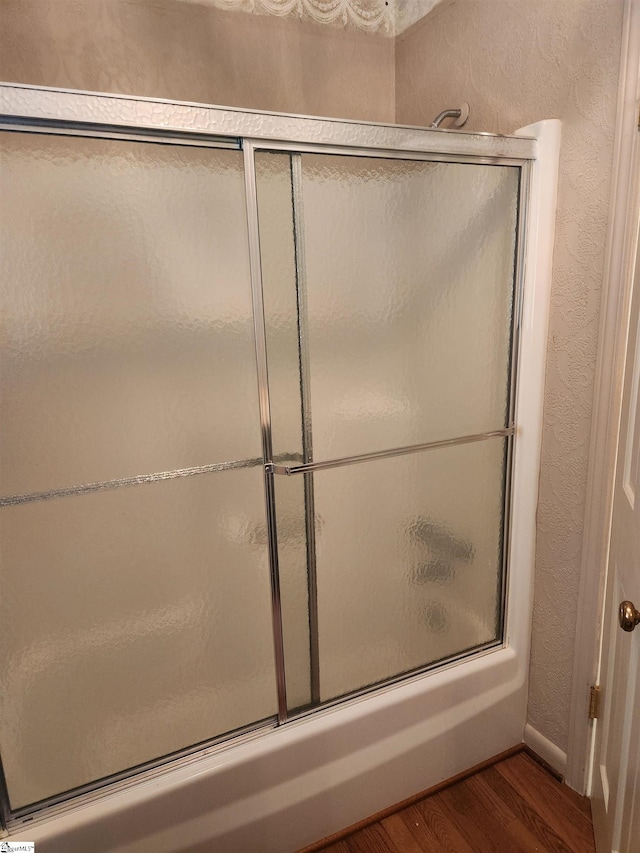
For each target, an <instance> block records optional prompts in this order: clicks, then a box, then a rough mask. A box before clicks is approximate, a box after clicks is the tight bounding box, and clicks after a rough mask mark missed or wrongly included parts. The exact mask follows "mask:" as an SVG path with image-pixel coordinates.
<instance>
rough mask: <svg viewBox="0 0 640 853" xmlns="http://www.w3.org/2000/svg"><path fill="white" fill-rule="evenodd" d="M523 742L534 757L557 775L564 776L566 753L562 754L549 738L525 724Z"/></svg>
mask: <svg viewBox="0 0 640 853" xmlns="http://www.w3.org/2000/svg"><path fill="white" fill-rule="evenodd" d="M523 740H524V742H525V743H526V745H527V746H528V747H529V748H530V749H532V750H533V751H534V752H535V754H536V755H538V756H539V757H540V758H542V760H543V761H546V762H547V764H548V765H549V766H550V767H553V769H554V770H556V771H557V772H558V773H561V774H562V775H563V776H564V775H565V772H566V769H567V753H566V752H563V751H562V750H561V749H560V747H559V746H556V744H555V743H552V742H551V741H550V740H549V738H546V737H545V736H544V735H543V734H540V732H539V731H538V729H534V727H533V726H532V725H530V724H529V723H527V725H526V726H525V727H524V737H523Z"/></svg>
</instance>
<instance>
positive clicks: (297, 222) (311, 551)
mask: <svg viewBox="0 0 640 853" xmlns="http://www.w3.org/2000/svg"><path fill="white" fill-rule="evenodd" d="M291 200H292V204H293V235H294V246H295V255H296V257H295V261H296V305H297V313H298V361H299V367H300V406H301V409H302V461H303V462H304V463H305V464H306V463H308V462H313V432H312V426H311V363H310V359H309V328H308V322H307V320H308V309H307V274H306V258H305V245H304V216H303V201H302V155H301V154H293V153H292V154H291ZM303 476H304V515H305V533H306V548H307V594H308V602H309V605H308V606H309V665H310V670H311V702H312V704H314V705H316V704H318V703H319V702H320V648H319V626H318V574H317V563H316V522H315V518H316V504H315V493H314V487H313V473H312V472H310V473H308V474H304V475H303Z"/></svg>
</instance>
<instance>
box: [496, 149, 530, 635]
mask: <svg viewBox="0 0 640 853" xmlns="http://www.w3.org/2000/svg"><path fill="white" fill-rule="evenodd" d="M531 175H532V169H531V161H530V160H527V161H525V162H524V163H523V164H522V166H521V167H520V176H519V182H518V211H517V216H518V220H517V226H516V252H515V258H514V269H513V274H514V279H515V282H514V285H515V286H514V294H513V319H512V322H511V357H510V365H509V368H510V369H509V372H510V377H509V379H510V383H509V411H508V425H509V426H513V427H514V430H513V433H512V434H511V435H509V436H508V438H507V440H506V456H505V472H504V519H503V524H502V527H503V529H502V580H501V592H500V622H501V625H500V630H501V633H502V640H503V642H506V640H507V639H508V638H507V637H506V636H505V632H506V628H507V602H508V593H509V571H508V570H509V565H510V559H509V552H510V548H511V546H510V542H511V507H512V503H513V460H514V457H515V445H516V441H517V436H518V430H517V427H516V418H517V411H516V402H517V392H518V363H519V357H520V338H521V332H522V328H521V327H522V310H523V303H524V279H525V262H526V250H527V246H526V234H527V220H528V215H529V210H528V208H529V196H530V192H531Z"/></svg>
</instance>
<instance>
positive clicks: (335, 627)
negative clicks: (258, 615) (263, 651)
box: [278, 439, 505, 700]
mask: <svg viewBox="0 0 640 853" xmlns="http://www.w3.org/2000/svg"><path fill="white" fill-rule="evenodd" d="M504 456H505V448H504V444H503V441H502V440H497V439H490V440H486V441H483V442H478V443H475V444H467V445H460V446H457V447H451V448H446V449H438V450H430V451H426V452H423V453H419V454H413V455H408V456H402V457H397V458H392V459H386V460H383V461H375V462H364V463H360V464H357V465H350V466H347V467H344V468H337V469H332V470H327V471H320V472H317V473H316V474H315V475H314V480H315V508H316V542H317V573H318V619H319V647H320V691H321V697H322V699H323V700H328V699H331V698H333V697H335V696H340V695H342V694H344V693H348V692H350V691H352V690H356V689H358V688H360V687H363V686H365V685H368V684H372V683H375V682H377V681H381V680H383V679H385V678H389V677H392V676H394V675H398V674H399V673H403V672H407V671H409V670H411V669H415V668H416V667H421V666H424V665H426V664H429V663H432V662H434V661H438V660H441V659H443V658H447V657H450V656H452V655H455V654H457V653H459V652H462V651H465V650H467V649H472V648H474V647H477V646H479V645H482V644H484V643H488V642H490V641H491V640H495V639H496V638H497V637H498V636H499V632H500V626H499V621H500V609H501V604H500V602H501V592H500V591H501V573H502V511H503V499H504V482H503V481H504ZM291 479H295V478H291ZM278 483H280V480H279V481H278ZM287 487H288V483H287V481H285V482H284V484H283V486H282V488H287Z"/></svg>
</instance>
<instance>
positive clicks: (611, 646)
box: [578, 2, 640, 853]
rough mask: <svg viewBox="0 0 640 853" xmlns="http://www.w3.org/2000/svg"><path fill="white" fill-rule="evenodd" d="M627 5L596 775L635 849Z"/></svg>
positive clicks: (639, 436)
mask: <svg viewBox="0 0 640 853" xmlns="http://www.w3.org/2000/svg"><path fill="white" fill-rule="evenodd" d="M627 11H628V16H627V23H628V25H629V30H628V34H629V47H630V48H631V50H630V52H629V54H628V55H627V56H626V57H623V63H625V61H626V63H627V68H626V69H623V75H624V73H626V75H627V76H626V87H627V92H626V98H627V103H626V105H625V104H623V109H622V113H623V119H624V122H626V124H625V123H623V124H619V128H618V130H619V133H621V134H625V133H626V135H627V141H628V147H627V156H628V160H627V169H626V176H625V177H626V180H627V182H628V183H627V188H628V189H627V192H626V194H625V199H624V202H625V203H624V205H622V206H621V207H619V208H618V211H617V214H618V216H619V221H618V222H615V223H614V228H618V229H621V230H623V231H624V233H625V238H624V242H623V245H622V248H621V255H622V257H621V258H620V259H619V278H618V281H615V282H612V286H613V287H616V288H618V290H619V293H620V294H621V296H619V298H620V299H621V304H624V303H626V304H627V305H628V306H629V308H628V309H627V310H626V311H623V312H621V314H620V317H621V320H620V321H619V325H618V329H617V334H618V347H619V350H618V351H619V352H620V353H622V352H623V351H624V347H625V341H626V355H625V363H624V385H623V396H622V410H621V417H620V430H619V441H618V453H617V462H616V474H615V483H614V493H613V516H612V522H611V537H610V547H609V560H608V573H607V583H606V592H605V601H604V609H603V617H602V621H603V630H602V645H601V654H600V673H599V682H600V686H601V703H600V705H601V713H600V718H599V719H598V721H597V725H596V729H595V743H594V760H593V765H592V778H591V796H592V803H593V815H594V830H595V834H596V844H597V849H598V851H599V853H610V851H616V853H633V851H635V850H637V849H638V844H639V843H640V834H639V829H640V678H639V677H638V676H639V674H640V631H636V632H634V633H626V632H624V631H622V629H621V628H620V626H619V622H618V608H619V606H620V603H621V602H622V601H623V600H625V599H631V600H634V599H635V600H636V601H638V600H640V399H639V398H640V393H639V392H640V286H639V285H640V259H639V256H638V223H639V212H640V168H639V167H640V162H639V160H640V157H639V154H640V145H639V143H638V132H637V128H636V124H637V118H638V77H639V74H638V65H639V63H638V44H637V41H638V39H637V35H638V34H637V32H636V30H637V26H636V27H634V26H633V21H634V19H636V24H637V18H638V16H639V11H640V10H639V4H637V3H635V2H631V3H629V5H628V7H627ZM634 34H635V35H634ZM634 42H635V44H634ZM624 85H625V80H624V79H623V82H622V86H623V87H624ZM622 95H623V96H624V95H625V93H624V92H622ZM620 220H623V221H620ZM626 294H628V296H627V298H625V295H626ZM625 315H626V317H625ZM627 330H628V333H627ZM610 418H611V419H612V420H613V419H614V418H615V412H610ZM578 639H579V638H578Z"/></svg>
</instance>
